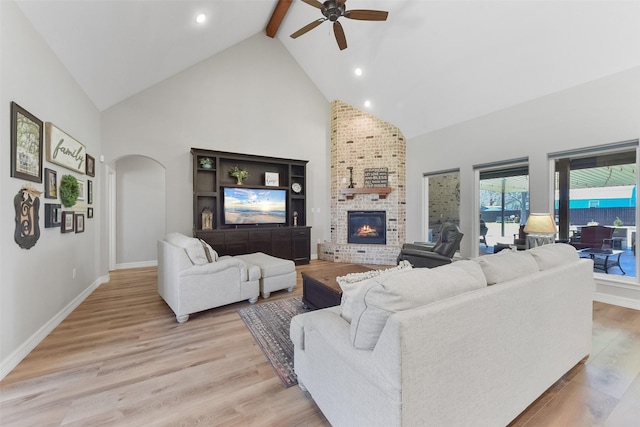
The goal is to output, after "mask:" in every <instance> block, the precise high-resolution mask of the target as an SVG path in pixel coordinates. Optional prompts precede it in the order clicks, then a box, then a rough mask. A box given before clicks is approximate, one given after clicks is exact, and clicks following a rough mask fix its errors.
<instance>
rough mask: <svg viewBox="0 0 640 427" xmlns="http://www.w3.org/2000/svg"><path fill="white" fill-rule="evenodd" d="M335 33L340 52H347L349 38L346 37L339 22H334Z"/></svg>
mask: <svg viewBox="0 0 640 427" xmlns="http://www.w3.org/2000/svg"><path fill="white" fill-rule="evenodd" d="M333 33H334V34H335V35H336V41H337V42H338V47H339V48H340V50H345V49H346V48H347V38H346V37H345V36H344V30H343V29H342V24H340V23H339V22H338V21H334V23H333Z"/></svg>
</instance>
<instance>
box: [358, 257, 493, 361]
mask: <svg viewBox="0 0 640 427" xmlns="http://www.w3.org/2000/svg"><path fill="white" fill-rule="evenodd" d="M369 281H370V282H369V283H367V284H366V285H365V286H363V287H362V288H360V290H359V292H358V293H357V294H356V295H355V297H354V299H353V318H352V320H351V331H350V332H351V343H352V344H353V346H354V347H356V348H358V349H365V350H371V349H373V348H374V347H375V345H376V343H377V342H378V338H379V337H380V334H381V333H382V330H383V329H384V327H385V325H386V323H387V319H388V318H389V316H391V315H392V314H393V313H396V312H398V311H404V310H409V309H412V308H416V307H420V306H424V305H427V304H431V303H433V302H436V301H440V300H443V299H446V298H450V297H453V296H455V295H458V294H461V293H463V292H468V291H471V290H474V289H480V288H482V287H485V286H487V282H486V280H485V277H484V274H483V273H482V269H481V268H480V266H479V265H478V264H476V263H474V262H473V261H457V262H455V263H453V264H448V265H445V266H441V267H436V268H431V269H429V268H416V269H413V270H408V271H400V272H397V273H395V274H391V275H383V276H379V277H374V278H371V279H369Z"/></svg>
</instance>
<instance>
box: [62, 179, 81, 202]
mask: <svg viewBox="0 0 640 427" xmlns="http://www.w3.org/2000/svg"><path fill="white" fill-rule="evenodd" d="M78 191H79V186H78V180H77V179H76V177H75V176H73V175H62V179H60V201H61V202H62V205H63V206H64V207H65V208H70V207H71V206H73V205H75V204H76V201H77V200H78V195H79V194H78Z"/></svg>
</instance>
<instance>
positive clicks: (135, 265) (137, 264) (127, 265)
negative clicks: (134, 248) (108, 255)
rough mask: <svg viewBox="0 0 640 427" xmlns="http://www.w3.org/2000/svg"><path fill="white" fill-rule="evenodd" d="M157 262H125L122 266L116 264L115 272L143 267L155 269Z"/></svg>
mask: <svg viewBox="0 0 640 427" xmlns="http://www.w3.org/2000/svg"><path fill="white" fill-rule="evenodd" d="M157 266H158V260H152V261H140V262H127V263H124V264H116V266H115V269H116V270H126V269H128V268H143V267H157Z"/></svg>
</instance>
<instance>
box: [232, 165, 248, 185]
mask: <svg viewBox="0 0 640 427" xmlns="http://www.w3.org/2000/svg"><path fill="white" fill-rule="evenodd" d="M229 175H231V176H232V177H234V178H235V179H236V180H237V181H238V185H242V181H244V180H245V179H247V178H249V172H247V171H246V170H244V169H240V168H239V167H238V166H234V167H233V168H232V169H231V171H230V172H229Z"/></svg>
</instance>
